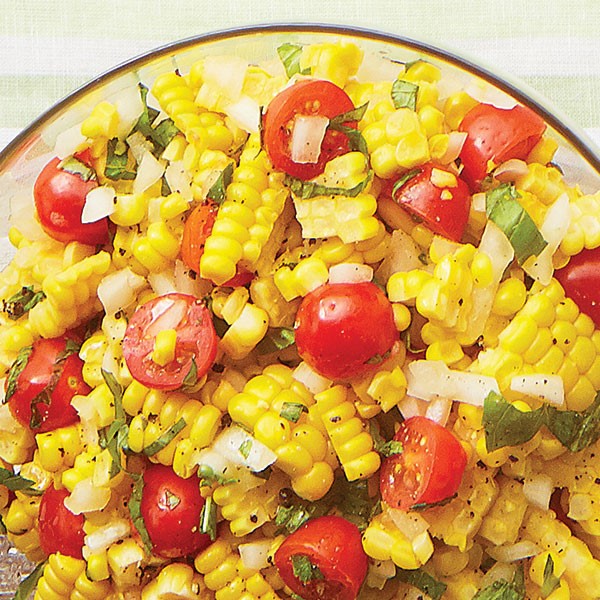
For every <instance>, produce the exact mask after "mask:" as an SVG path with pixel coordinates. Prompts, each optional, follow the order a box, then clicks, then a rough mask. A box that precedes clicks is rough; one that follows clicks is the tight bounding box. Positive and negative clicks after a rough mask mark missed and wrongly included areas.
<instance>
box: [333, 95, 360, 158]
mask: <svg viewBox="0 0 600 600" xmlns="http://www.w3.org/2000/svg"><path fill="white" fill-rule="evenodd" d="M368 104H369V103H368V102H366V103H365V104H362V105H361V106H358V107H356V108H354V109H352V110H349V111H347V112H345V113H342V114H341V115H337V116H336V117H334V118H333V119H331V120H330V121H329V125H328V126H327V127H328V129H332V130H334V131H340V132H341V133H343V134H344V135H345V136H346V137H347V138H348V141H349V142H350V150H352V151H356V152H362V154H364V155H365V156H368V155H369V148H368V146H367V142H366V140H365V138H364V137H363V135H362V133H361V132H360V131H359V130H358V129H356V128H354V127H350V126H348V125H346V123H350V122H352V121H360V120H361V119H362V118H363V117H364V115H365V112H366V110H367V106H368Z"/></svg>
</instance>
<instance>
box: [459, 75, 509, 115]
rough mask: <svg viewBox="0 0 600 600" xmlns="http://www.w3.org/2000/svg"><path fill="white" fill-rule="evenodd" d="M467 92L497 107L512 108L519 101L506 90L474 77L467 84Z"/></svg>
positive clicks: (472, 96) (478, 99) (479, 100)
mask: <svg viewBox="0 0 600 600" xmlns="http://www.w3.org/2000/svg"><path fill="white" fill-rule="evenodd" d="M465 92H466V93H467V94H469V96H471V98H474V99H475V100H477V101H478V102H482V103H483V104H491V105H493V106H495V107H496V108H502V109H510V108H513V107H514V106H516V105H517V104H518V103H517V101H516V100H515V99H514V98H513V97H512V96H509V95H508V94H507V93H506V92H503V91H502V90H500V89H498V88H497V87H494V86H491V85H489V84H488V83H486V82H484V81H481V80H476V79H472V80H471V81H470V82H469V83H468V84H467V85H466V86H465Z"/></svg>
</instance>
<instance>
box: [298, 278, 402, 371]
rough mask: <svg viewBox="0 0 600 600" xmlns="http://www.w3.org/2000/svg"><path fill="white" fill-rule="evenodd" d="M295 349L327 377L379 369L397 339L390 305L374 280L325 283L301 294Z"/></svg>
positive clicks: (397, 335)
mask: <svg viewBox="0 0 600 600" xmlns="http://www.w3.org/2000/svg"><path fill="white" fill-rule="evenodd" d="M295 328H296V345H297V347H298V353H299V354H300V356H301V357H302V358H303V360H305V361H306V362H307V363H308V364H309V365H310V366H311V367H312V368H313V369H315V371H317V372H319V373H320V374H321V375H323V376H325V377H328V378H329V379H347V378H352V377H358V376H361V375H364V374H366V373H369V372H372V371H374V370H376V369H377V368H379V365H380V363H381V361H382V360H383V359H384V358H385V357H386V356H387V355H388V354H389V353H390V352H391V351H392V347H393V346H394V344H395V342H396V341H397V340H398V338H399V334H398V330H397V329H396V326H395V323H394V313H393V310H392V305H391V303H390V301H389V300H388V299H387V297H386V295H385V294H384V293H383V292H382V291H381V290H380V289H379V288H378V287H377V286H376V285H375V284H374V283H370V282H363V283H333V284H329V283H328V284H325V285H322V286H320V287H318V288H317V289H316V290H313V291H312V292H310V293H309V294H307V295H306V296H305V297H304V298H303V300H302V303H301V304H300V308H299V309H298V313H297V314H296V324H295Z"/></svg>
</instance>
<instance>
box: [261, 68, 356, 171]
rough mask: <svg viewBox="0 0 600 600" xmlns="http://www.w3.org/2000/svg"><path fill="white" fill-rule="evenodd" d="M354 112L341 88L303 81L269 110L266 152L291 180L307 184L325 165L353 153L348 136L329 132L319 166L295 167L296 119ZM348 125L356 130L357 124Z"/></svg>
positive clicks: (285, 91) (322, 149)
mask: <svg viewBox="0 0 600 600" xmlns="http://www.w3.org/2000/svg"><path fill="white" fill-rule="evenodd" d="M351 110H354V104H353V103H352V100H351V99H350V97H349V96H348V94H346V92H344V90H342V89H341V88H340V87H338V86H337V85H335V84H334V83H331V82H330V81H325V80H321V79H303V80H301V81H298V82H297V83H295V84H293V85H291V86H290V87H287V88H285V89H284V90H282V91H281V92H280V93H279V94H278V95H277V96H275V98H273V100H271V102H270V103H269V106H268V107H267V111H266V113H265V116H264V122H263V140H264V144H265V149H266V151H267V154H268V155H269V158H270V159H271V162H272V163H273V166H274V167H275V168H276V169H278V170H280V171H285V172H286V173H287V174H288V175H291V176H292V177H297V178H299V179H303V180H307V179H312V178H313V177H316V176H317V175H320V174H321V173H322V172H323V171H324V170H325V165H326V164H327V163H328V162H329V161H330V160H331V159H333V158H335V157H336V156H340V155H342V154H346V153H347V152H348V151H349V149H350V144H349V141H348V138H347V136H346V135H345V134H344V133H342V132H339V131H334V130H331V129H328V130H327V132H326V133H325V138H324V139H323V142H322V144H321V154H320V156H319V159H318V161H317V162H316V163H306V164H301V163H296V162H294V161H293V160H292V159H291V157H290V149H289V144H290V137H291V131H292V129H291V126H292V123H293V119H294V117H295V116H296V115H322V116H325V117H328V118H329V119H332V118H334V117H337V116H338V115H341V114H343V113H345V112H348V111H351ZM345 125H347V126H349V127H356V122H348V123H346V124H345Z"/></svg>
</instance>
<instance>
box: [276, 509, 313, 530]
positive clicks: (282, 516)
mask: <svg viewBox="0 0 600 600" xmlns="http://www.w3.org/2000/svg"><path fill="white" fill-rule="evenodd" d="M311 517H312V511H311V510H310V507H309V506H304V505H302V504H298V505H292V506H278V507H277V512H276V513H275V525H277V526H278V527H281V528H282V529H285V531H286V532H287V533H294V531H296V529H298V528H299V527H300V526H302V525H304V523H306V522H307V521H308V520H309V519H310V518H311Z"/></svg>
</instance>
